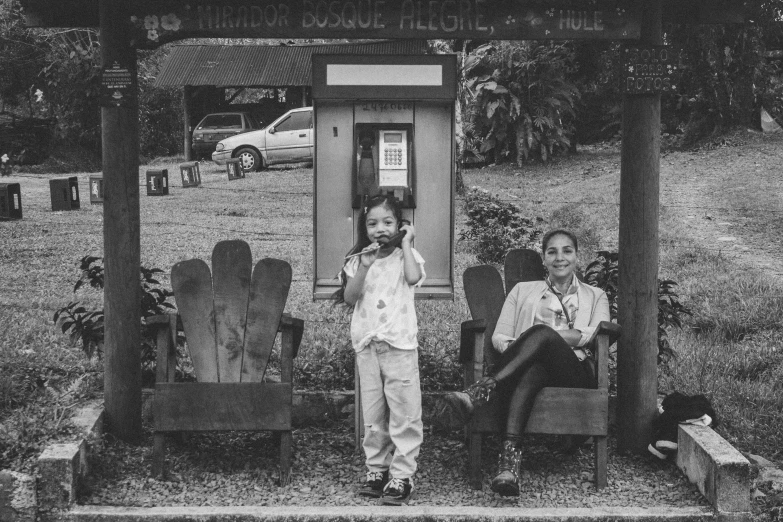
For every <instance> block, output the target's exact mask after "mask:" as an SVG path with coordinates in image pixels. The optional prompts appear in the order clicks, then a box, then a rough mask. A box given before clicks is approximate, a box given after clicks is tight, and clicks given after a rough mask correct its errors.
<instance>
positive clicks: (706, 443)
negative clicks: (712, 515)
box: [677, 424, 752, 522]
mask: <svg viewBox="0 0 783 522" xmlns="http://www.w3.org/2000/svg"><path fill="white" fill-rule="evenodd" d="M677 446H678V448H677V466H678V467H679V468H680V469H681V470H682V472H683V473H685V475H686V476H687V477H688V479H689V480H690V481H691V482H692V483H694V484H695V485H696V487H698V488H699V491H700V492H701V494H702V495H704V497H705V498H706V499H707V500H708V501H709V502H710V504H712V506H713V507H714V508H715V511H716V513H717V514H718V518H719V520H726V521H727V522H729V521H738V522H739V521H744V520H749V519H750V517H751V509H752V508H751V501H750V491H751V485H752V477H751V468H750V462H749V461H748V459H746V458H745V457H744V456H743V455H742V454H741V453H740V452H739V451H737V450H736V449H735V448H734V446H732V445H731V444H729V443H728V442H727V441H726V440H725V439H724V438H723V437H721V436H720V435H718V434H717V433H715V432H714V431H713V430H712V428H709V427H707V426H694V425H689V424H680V426H679V433H678V441H677Z"/></svg>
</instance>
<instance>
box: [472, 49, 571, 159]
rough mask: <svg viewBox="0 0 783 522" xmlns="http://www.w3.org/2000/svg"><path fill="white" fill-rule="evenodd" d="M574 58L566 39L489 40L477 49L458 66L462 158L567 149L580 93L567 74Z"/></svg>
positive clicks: (533, 155)
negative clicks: (552, 40)
mask: <svg viewBox="0 0 783 522" xmlns="http://www.w3.org/2000/svg"><path fill="white" fill-rule="evenodd" d="M573 59H574V56H573V53H572V52H571V50H570V48H569V46H568V44H566V43H554V42H550V43H546V44H542V43H538V42H530V41H519V42H493V43H489V44H485V45H482V46H480V47H478V48H477V49H475V50H474V51H473V52H472V53H471V54H470V55H469V56H468V57H467V59H466V60H465V63H464V65H463V68H462V81H463V82H464V86H463V88H462V89H461V93H463V96H464V98H465V100H463V106H464V107H465V110H466V114H465V115H464V117H463V132H464V137H463V140H462V143H460V151H461V152H462V157H461V158H460V159H461V160H462V161H463V162H464V163H479V162H488V161H490V160H494V161H495V162H501V161H503V160H504V159H507V158H508V159H512V160H514V161H516V162H517V163H518V164H521V163H522V162H523V161H526V160H529V159H540V160H543V161H547V160H548V159H549V158H550V157H552V156H553V155H555V154H557V153H558V152H560V151H564V150H568V149H569V147H570V146H571V136H572V134H573V125H572V123H571V122H572V121H573V118H574V104H575V102H576V100H577V99H578V98H579V91H578V90H577V88H576V87H575V86H574V85H573V84H572V83H571V82H569V81H568V80H567V78H566V74H567V72H568V71H570V70H571V69H572V68H573Z"/></svg>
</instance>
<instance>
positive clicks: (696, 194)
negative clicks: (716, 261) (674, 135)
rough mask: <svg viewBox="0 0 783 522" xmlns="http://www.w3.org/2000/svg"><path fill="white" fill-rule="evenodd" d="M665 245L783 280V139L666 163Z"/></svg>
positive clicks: (748, 136)
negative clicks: (700, 251) (717, 256)
mask: <svg viewBox="0 0 783 522" xmlns="http://www.w3.org/2000/svg"><path fill="white" fill-rule="evenodd" d="M660 200H661V240H662V244H670V245H672V246H674V247H675V248H678V249H687V248H692V247H695V246H698V247H701V248H704V249H709V250H715V251H720V252H721V253H722V254H723V255H726V256H728V257H729V258H731V259H733V260H735V262H736V263H738V264H739V265H740V266H743V267H747V268H756V269H759V270H761V271H762V272H763V273H765V274H767V275H770V276H775V277H777V278H783V255H781V253H782V252H783V250H782V248H783V235H782V233H783V134H776V135H772V136H770V135H762V134H758V133H750V132H746V133H744V134H737V135H735V136H734V138H733V141H730V142H729V145H727V146H723V147H720V148H716V149H713V150H704V151H699V152H676V153H669V154H665V155H663V157H662V158H661V198H660Z"/></svg>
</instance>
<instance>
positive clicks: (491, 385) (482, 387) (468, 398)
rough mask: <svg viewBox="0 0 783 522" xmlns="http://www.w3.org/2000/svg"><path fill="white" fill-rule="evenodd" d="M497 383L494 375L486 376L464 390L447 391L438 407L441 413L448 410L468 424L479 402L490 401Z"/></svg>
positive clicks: (451, 414)
mask: <svg viewBox="0 0 783 522" xmlns="http://www.w3.org/2000/svg"><path fill="white" fill-rule="evenodd" d="M497 384H498V382H497V381H496V380H495V378H494V377H484V378H482V379H480V380H478V381H476V382H474V383H473V384H471V385H470V386H468V387H467V388H466V389H465V390H463V391H459V392H451V393H447V394H446V395H445V396H443V398H442V399H441V401H440V402H441V404H440V406H439V407H438V409H439V410H440V415H444V414H445V413H446V412H447V411H448V412H450V416H451V417H452V418H455V417H456V419H457V421H458V422H459V423H460V424H467V423H468V421H470V417H471V416H472V415H473V410H475V409H476V407H477V406H478V405H479V404H481V403H484V402H488V401H489V399H490V398H491V397H492V394H493V393H494V391H495V387H496V386H497Z"/></svg>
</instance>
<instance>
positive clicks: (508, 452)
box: [492, 440, 522, 497]
mask: <svg viewBox="0 0 783 522" xmlns="http://www.w3.org/2000/svg"><path fill="white" fill-rule="evenodd" d="M521 458H522V451H521V450H519V449H517V447H516V445H515V444H514V443H513V442H512V441H510V440H506V441H503V450H502V451H501V452H500V461H499V462H498V474H497V475H495V478H493V479H492V491H494V492H495V493H499V494H501V495H503V496H504V497H513V496H518V495H519V461H520V460H521Z"/></svg>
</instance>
